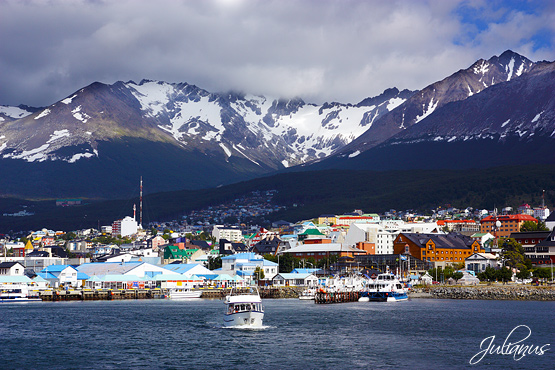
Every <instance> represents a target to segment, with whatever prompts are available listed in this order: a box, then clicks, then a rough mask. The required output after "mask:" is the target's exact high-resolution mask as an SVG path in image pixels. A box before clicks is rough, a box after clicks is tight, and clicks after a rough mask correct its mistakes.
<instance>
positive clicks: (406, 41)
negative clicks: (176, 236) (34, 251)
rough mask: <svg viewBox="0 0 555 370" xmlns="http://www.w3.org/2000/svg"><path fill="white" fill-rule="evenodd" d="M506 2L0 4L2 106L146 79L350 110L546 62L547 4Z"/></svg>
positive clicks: (549, 12) (550, 53) (42, 101)
mask: <svg viewBox="0 0 555 370" xmlns="http://www.w3.org/2000/svg"><path fill="white" fill-rule="evenodd" d="M503 6H505V2H503V1H500V2H497V3H496V5H495V7H494V6H491V5H490V4H489V3H488V2H486V1H464V2H462V1H441V0H437V1H433V0H430V1H417V2H415V1H388V2H385V1H345V0H342V1H331V0H330V1H316V0H314V1H308V0H307V1H282V0H279V1H269V0H265V1H249V0H245V1H240V0H239V1H231V0H230V1H225V0H220V1H139V0H129V1H124V0H118V1H3V2H0V45H1V49H0V50H1V51H0V68H1V69H0V70H1V72H0V86H1V88H0V104H11V105H17V104H21V103H23V104H28V105H35V106H37V105H48V104H51V103H54V102H55V101H58V100H60V99H62V98H64V97H66V96H68V95H70V94H71V93H73V92H74V91H76V90H78V89H80V88H81V87H83V86H86V85H88V84H90V83H92V82H94V81H101V82H104V83H110V84H111V83H114V82H116V81H118V80H123V81H127V80H135V81H137V82H138V81H140V80H141V79H143V78H147V79H157V80H163V81H167V82H188V83H192V84H196V85H197V86H199V87H202V88H205V89H207V90H209V91H227V90H231V89H234V90H242V91H246V92H252V93H255V94H266V95H272V96H301V97H303V98H304V99H305V100H307V101H314V102H323V101H341V102H358V101H360V100H362V99H363V98H365V97H367V96H374V95H377V94H379V93H380V92H381V91H383V90H384V89H386V88H388V87H392V86H397V87H399V88H410V89H419V88H422V87H424V86H426V85H427V84H429V83H431V82H434V81H436V80H438V79H442V78H444V77H445V76H447V75H449V74H451V73H453V72H455V71H456V70H458V69H460V68H466V67H468V66H469V65H470V64H471V63H472V62H474V61H475V60H476V59H479V58H489V57H490V56H492V55H494V54H497V55H498V54H500V53H501V52H503V51H504V50H506V49H509V48H510V49H512V50H514V51H516V52H520V53H522V54H524V55H526V56H527V57H529V58H531V59H533V60H538V59H553V43H550V42H549V40H547V42H545V40H543V41H544V43H543V44H542V47H537V45H536V44H534V40H535V39H534V37H535V38H536V39H537V37H538V34H539V32H540V31H541V32H542V33H541V35H544V34H545V33H546V32H547V35H548V37H552V35H553V25H554V24H555V19H554V18H553V14H554V12H553V7H551V6H549V5H546V6H545V7H544V8H542V11H541V12H539V11H536V12H534V11H529V10H528V9H511V8H510V7H509V8H506V10H507V11H506V12H505V13H503V14H501V13H500V11H499V9H504V8H503ZM478 14H479V15H480V16H479V17H478V16H477V15H478ZM478 18H479V19H478ZM474 19H476V20H477V21H476V23H473V20H474ZM478 21H479V22H478ZM542 30H543V31H542Z"/></svg>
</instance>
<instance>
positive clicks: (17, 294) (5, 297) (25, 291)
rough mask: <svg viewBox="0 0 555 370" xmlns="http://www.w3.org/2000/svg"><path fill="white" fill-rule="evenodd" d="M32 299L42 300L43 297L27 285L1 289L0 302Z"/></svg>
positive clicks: (29, 300) (30, 300)
mask: <svg viewBox="0 0 555 370" xmlns="http://www.w3.org/2000/svg"><path fill="white" fill-rule="evenodd" d="M32 301H42V299H41V298H40V297H39V295H38V293H37V292H34V291H31V290H30V289H29V288H28V287H27V286H25V287H17V288H8V289H6V288H4V289H2V290H0V302H32Z"/></svg>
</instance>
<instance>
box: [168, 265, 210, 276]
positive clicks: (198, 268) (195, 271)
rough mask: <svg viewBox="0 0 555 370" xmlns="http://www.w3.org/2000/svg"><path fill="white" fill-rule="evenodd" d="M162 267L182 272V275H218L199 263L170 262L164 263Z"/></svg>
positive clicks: (173, 271)
mask: <svg viewBox="0 0 555 370" xmlns="http://www.w3.org/2000/svg"><path fill="white" fill-rule="evenodd" d="M164 268H165V269H166V270H168V271H170V272H171V273H175V274H182V275H184V276H193V275H196V276H202V277H216V276H217V275H218V274H217V273H214V272H213V271H210V270H209V269H207V268H206V267H205V266H204V265H202V264H200V263H172V264H169V265H165V266H164Z"/></svg>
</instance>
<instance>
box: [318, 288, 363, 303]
mask: <svg viewBox="0 0 555 370" xmlns="http://www.w3.org/2000/svg"><path fill="white" fill-rule="evenodd" d="M359 298H360V292H322V291H320V292H317V293H316V295H315V296H314V303H319V304H323V303H345V302H358V299H359Z"/></svg>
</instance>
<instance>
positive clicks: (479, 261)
mask: <svg viewBox="0 0 555 370" xmlns="http://www.w3.org/2000/svg"><path fill="white" fill-rule="evenodd" d="M464 265H465V268H466V270H468V271H474V272H475V273H479V272H484V271H486V268H487V267H492V268H495V269H497V268H499V261H498V260H497V257H495V256H494V255H493V254H491V253H474V254H473V255H471V256H469V257H467V258H466V259H465V260H464Z"/></svg>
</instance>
